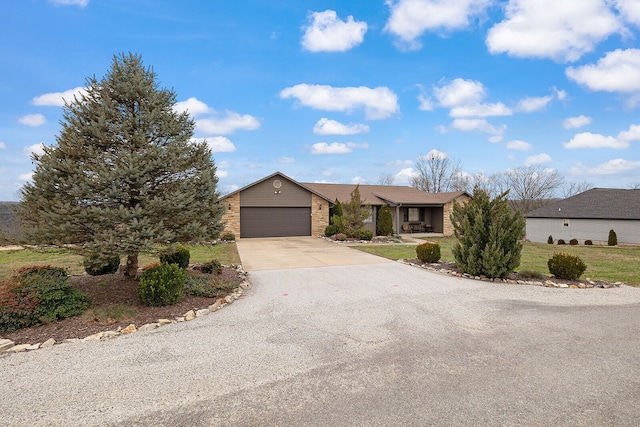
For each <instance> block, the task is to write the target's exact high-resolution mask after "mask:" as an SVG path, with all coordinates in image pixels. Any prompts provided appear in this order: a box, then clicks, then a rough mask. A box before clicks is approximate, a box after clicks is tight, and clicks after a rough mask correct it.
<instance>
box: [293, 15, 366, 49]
mask: <svg viewBox="0 0 640 427" xmlns="http://www.w3.org/2000/svg"><path fill="white" fill-rule="evenodd" d="M308 18H309V25H308V26H307V27H306V29H305V32H304V36H303V37H302V47H304V48H305V49H306V50H309V51H311V52H344V51H347V50H349V49H352V48H354V47H355V46H358V45H359V44H360V43H362V41H363V40H364V34H365V33H366V32H367V23H366V22H361V21H354V19H353V16H348V17H347V20H346V21H341V20H340V19H338V16H337V14H336V12H335V11H333V10H325V11H324V12H313V13H311V14H309V17H308Z"/></svg>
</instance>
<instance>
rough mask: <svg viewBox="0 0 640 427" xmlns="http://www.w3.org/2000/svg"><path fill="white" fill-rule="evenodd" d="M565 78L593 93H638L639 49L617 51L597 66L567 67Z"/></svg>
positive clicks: (639, 89)
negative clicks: (593, 91)
mask: <svg viewBox="0 0 640 427" xmlns="http://www.w3.org/2000/svg"><path fill="white" fill-rule="evenodd" d="M566 74H567V77H569V78H570V79H572V80H574V81H575V82H577V83H579V84H581V85H584V86H586V87H588V88H589V89H591V90H595V91H605V92H624V93H629V92H637V91H640V49H626V50H622V49H617V50H614V51H613V52H609V53H607V54H606V55H605V56H604V57H603V58H600V59H599V60H598V63H597V64H595V65H594V64H589V65H583V66H581V67H569V68H567V70H566Z"/></svg>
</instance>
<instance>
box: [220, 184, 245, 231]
mask: <svg viewBox="0 0 640 427" xmlns="http://www.w3.org/2000/svg"><path fill="white" fill-rule="evenodd" d="M221 203H223V205H224V207H225V209H226V212H225V213H224V215H222V221H223V222H226V224H225V226H224V231H223V233H233V234H234V235H235V236H236V239H239V238H240V237H241V236H240V193H236V194H234V195H233V196H229V197H227V198H225V199H224V200H223V201H222V202H221ZM229 206H231V209H229Z"/></svg>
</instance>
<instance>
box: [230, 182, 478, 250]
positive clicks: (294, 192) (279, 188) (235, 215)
mask: <svg viewBox="0 0 640 427" xmlns="http://www.w3.org/2000/svg"><path fill="white" fill-rule="evenodd" d="M355 187H356V186H355V184H320V183H300V182H297V181H295V180H294V179H292V178H289V177H288V176H286V175H284V174H282V173H280V172H276V173H274V174H272V175H269V176H267V177H265V178H263V179H261V180H259V181H256V182H254V183H252V184H249V185H247V186H246V187H243V188H241V189H239V190H236V191H234V192H232V193H230V194H227V195H225V196H223V197H221V198H220V203H222V204H223V205H224V206H225V208H226V213H225V214H224V216H223V218H222V220H223V221H224V222H226V228H225V231H226V232H231V233H233V234H235V236H236V237H240V238H248V237H288V236H316V235H323V234H324V229H325V227H326V226H327V225H329V218H330V215H331V212H330V211H331V209H332V207H333V205H334V204H335V201H336V200H338V201H340V203H345V202H348V201H349V200H350V199H351V192H352V191H353V190H354V189H355ZM359 191H360V195H361V198H362V201H363V203H364V204H365V205H366V206H370V208H371V216H370V217H369V218H368V219H367V220H366V224H365V225H366V228H367V229H369V230H371V231H372V232H374V233H375V230H376V218H377V214H378V210H379V209H380V208H381V207H382V206H383V205H387V206H389V208H390V209H391V215H392V218H393V231H394V233H395V234H400V233H408V232H433V233H442V234H444V235H445V236H449V235H452V234H453V226H452V225H451V220H450V218H449V217H450V214H451V211H452V209H453V203H454V201H456V200H457V201H458V202H460V203H462V202H464V201H465V200H467V199H468V198H469V197H470V196H469V194H467V193H466V192H464V191H457V192H453V193H435V194H434V193H426V192H424V191H420V190H418V189H416V188H412V187H407V186H396V185H360V186H359Z"/></svg>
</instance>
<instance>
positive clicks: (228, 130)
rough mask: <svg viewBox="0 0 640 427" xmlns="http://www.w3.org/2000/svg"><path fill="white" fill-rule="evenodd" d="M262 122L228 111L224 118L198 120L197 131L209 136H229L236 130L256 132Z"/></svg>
mask: <svg viewBox="0 0 640 427" xmlns="http://www.w3.org/2000/svg"><path fill="white" fill-rule="evenodd" d="M259 127H260V121H258V119H256V118H255V117H253V116H251V115H249V114H238V113H236V112H234V111H226V112H225V115H224V116H221V117H209V118H204V119H198V120H196V129H198V130H199V131H200V132H202V133H204V134H207V135H229V134H232V133H233V132H235V131H236V130H239V129H240V130H255V129H258V128H259Z"/></svg>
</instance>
